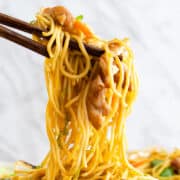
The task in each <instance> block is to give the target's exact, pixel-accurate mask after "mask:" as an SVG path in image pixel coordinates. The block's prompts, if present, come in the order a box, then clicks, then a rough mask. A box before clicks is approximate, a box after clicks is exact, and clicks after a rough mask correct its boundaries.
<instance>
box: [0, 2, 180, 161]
mask: <svg viewBox="0 0 180 180" xmlns="http://www.w3.org/2000/svg"><path fill="white" fill-rule="evenodd" d="M57 4H61V5H65V6H67V7H68V8H69V9H70V10H71V11H72V12H73V14H74V15H78V14H84V20H85V21H86V22H88V23H89V24H90V25H91V26H92V27H93V28H94V30H95V32H96V33H97V34H99V35H101V36H102V37H103V38H107V39H111V38H113V37H120V38H122V37H130V39H131V43H132V47H133V49H134V52H135V57H136V66H137V69H138V71H139V76H140V92H139V96H138V99H137V102H136V103H135V106H134V109H133V113H132V115H131V116H130V117H129V119H128V123H127V124H128V128H127V133H128V139H129V147H130V148H131V149H132V148H141V147H146V146H151V145H162V146H167V147H174V146H179V147H180V141H179V138H180V79H179V77H180V57H179V52H180V44H179V42H180V35H179V34H180V1H179V0H171V1H170V0H96V1H92V0H86V1H85V0H36V1H35V0H0V11H1V12H4V13H8V14H10V15H13V16H16V17H18V18H21V19H24V20H26V21H30V20H32V19H33V17H34V14H35V13H36V12H37V11H38V9H39V8H41V7H46V6H54V5H57ZM46 100H47V95H46V90H45V83H44V74H43V58H42V57H41V56H37V55H36V54H34V53H32V52H30V51H28V50H25V49H23V48H21V47H18V46H16V45H14V44H13V43H10V42H8V41H6V40H2V39H0V159H1V160H9V161H14V160H17V159H25V160H27V161H30V162H39V161H41V160H42V158H43V156H44V155H45V153H46V152H47V151H48V141H47V137H46V133H45V120H44V119H45V116H44V113H45V106H46Z"/></svg>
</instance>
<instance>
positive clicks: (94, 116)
mask: <svg viewBox="0 0 180 180" xmlns="http://www.w3.org/2000/svg"><path fill="white" fill-rule="evenodd" d="M105 94H106V88H105V84H104V82H103V81H102V79H101V77H100V75H97V76H96V77H95V79H93V80H92V81H91V83H90V88H89V93H88V96H87V102H86V103H87V107H88V116H89V120H90V121H91V123H92V124H93V126H94V127H95V128H96V129H99V128H100V127H101V126H102V124H103V120H104V116H106V115H108V113H109V111H110V106H109V105H108V103H107V102H106V95H105Z"/></svg>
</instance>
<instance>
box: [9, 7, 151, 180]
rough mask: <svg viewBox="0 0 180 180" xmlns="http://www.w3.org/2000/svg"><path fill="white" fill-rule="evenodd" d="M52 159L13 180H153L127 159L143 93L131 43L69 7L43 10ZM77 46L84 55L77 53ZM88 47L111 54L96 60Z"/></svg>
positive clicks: (20, 167) (21, 170) (20, 169)
mask: <svg viewBox="0 0 180 180" xmlns="http://www.w3.org/2000/svg"><path fill="white" fill-rule="evenodd" d="M33 23H34V24H35V25H36V26H39V27H40V28H43V29H44V32H43V37H41V38H39V37H37V36H33V39H34V40H36V41H38V42H40V43H42V44H44V45H46V46H47V50H48V53H49V58H46V60H45V62H44V69H45V80H46V86H47V92H48V102H47V109H46V130H47V135H48V139H49V144H50V148H49V152H48V153H47V155H46V157H45V158H44V160H43V161H42V163H41V164H40V165H39V166H32V165H29V164H27V163H23V162H18V163H17V164H16V168H15V171H14V173H13V175H12V176H11V177H10V178H11V179H13V180H39V179H42V180H61V179H62V180H77V179H79V180H95V179H97V180H100V179H102V180H151V179H154V178H152V177H150V176H148V175H144V174H143V173H142V172H141V171H139V170H138V169H136V168H134V167H133V166H132V165H131V164H130V163H129V162H128V158H127V154H126V152H127V148H126V147H127V145H126V134H125V131H126V118H127V116H128V115H129V114H130V112H131V109H132V105H133V102H134V100H135V98H136V95H137V92H138V77H137V73H136V70H135V67H134V59H133V53H132V50H131V49H130V47H129V45H128V40H127V39H123V40H120V39H113V40H111V41H108V40H103V39H101V38H99V37H97V36H96V35H95V34H94V33H93V32H92V30H91V29H90V28H89V27H88V26H87V25H86V24H85V23H84V22H83V21H82V16H78V17H77V18H74V17H73V16H72V14H71V13H70V12H69V11H68V10H67V9H65V8H64V7H62V6H58V7H53V8H45V9H42V10H41V11H40V12H39V13H38V14H37V16H36V20H35V22H33ZM72 40H73V41H77V43H78V46H79V51H75V50H72V49H71V48H70V41H72ZM84 44H88V45H93V46H95V47H98V48H101V49H104V51H105V52H104V54H102V55H101V56H100V57H96V56H92V55H90V54H88V52H87V50H86V48H85V46H84Z"/></svg>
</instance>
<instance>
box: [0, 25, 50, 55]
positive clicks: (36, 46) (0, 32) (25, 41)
mask: <svg viewBox="0 0 180 180" xmlns="http://www.w3.org/2000/svg"><path fill="white" fill-rule="evenodd" d="M0 37H2V38H5V39H8V40H10V41H12V42H15V43H17V44H19V45H21V46H23V47H25V48H28V49H30V50H32V51H34V52H36V53H38V54H41V55H43V56H45V57H49V54H48V52H47V48H46V46H44V45H42V44H40V43H38V42H36V41H33V40H32V39H30V38H28V37H26V36H23V35H21V34H19V33H16V32H14V31H12V30H10V29H8V28H6V27H4V26H1V25H0Z"/></svg>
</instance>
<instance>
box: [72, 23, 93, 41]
mask: <svg viewBox="0 0 180 180" xmlns="http://www.w3.org/2000/svg"><path fill="white" fill-rule="evenodd" d="M74 28H75V29H78V30H79V31H81V32H83V33H84V35H85V36H86V37H88V38H89V37H92V36H93V33H92V32H91V30H90V29H89V28H88V27H87V26H86V25H85V24H84V23H82V22H81V21H75V22H74Z"/></svg>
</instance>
